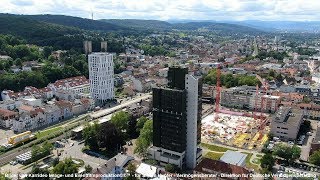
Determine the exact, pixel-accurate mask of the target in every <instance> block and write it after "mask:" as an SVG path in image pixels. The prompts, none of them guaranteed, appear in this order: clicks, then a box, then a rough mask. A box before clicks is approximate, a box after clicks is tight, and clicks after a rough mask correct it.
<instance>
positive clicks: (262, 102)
mask: <svg viewBox="0 0 320 180" xmlns="http://www.w3.org/2000/svg"><path fill="white" fill-rule="evenodd" d="M256 78H257V79H258V80H259V81H260V82H261V84H262V86H263V88H264V92H263V93H262V94H263V95H267V92H268V90H269V87H270V86H269V84H268V83H267V82H266V81H265V80H264V79H262V78H261V77H260V76H259V75H256ZM257 98H258V89H257V90H256V99H255V100H256V101H257ZM266 106H267V105H265V103H264V97H263V96H262V97H261V104H260V111H261V113H260V123H259V124H260V126H259V130H263V129H264V126H265V124H266V118H265V117H264V116H263V115H262V111H263V108H264V107H266ZM266 108H267V107H266ZM257 109H258V108H257V104H255V110H257ZM256 118H257V117H256Z"/></svg>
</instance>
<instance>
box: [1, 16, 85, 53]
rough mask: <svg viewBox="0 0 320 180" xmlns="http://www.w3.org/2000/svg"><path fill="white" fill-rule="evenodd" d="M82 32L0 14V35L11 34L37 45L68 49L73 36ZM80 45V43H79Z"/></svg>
mask: <svg viewBox="0 0 320 180" xmlns="http://www.w3.org/2000/svg"><path fill="white" fill-rule="evenodd" d="M81 33H82V30H81V29H79V28H73V27H68V26H62V25H58V24H51V23H45V22H39V21H35V20H31V19H28V18H25V17H22V16H17V15H10V14H0V34H11V35H15V36H19V37H22V38H24V39H26V40H27V41H28V42H29V43H33V44H37V45H43V46H45V45H53V46H60V47H61V48H70V47H69V46H70V45H71V44H69V42H72V41H73V40H72V39H74V36H75V35H77V34H81ZM80 43H82V42H80Z"/></svg>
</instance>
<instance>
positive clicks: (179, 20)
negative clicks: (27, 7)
mask: <svg viewBox="0 0 320 180" xmlns="http://www.w3.org/2000/svg"><path fill="white" fill-rule="evenodd" d="M0 14H8V15H18V16H41V15H50V16H66V17H76V18H82V19H89V20H94V21H99V20H146V21H163V22H168V23H171V22H178V23H179V22H218V23H228V22H250V21H252V22H254V21H256V22H259V21H260V22H320V20H259V19H248V20H210V19H199V20H198V19H197V20H195V19H168V20H161V19H138V18H103V19H92V18H88V17H80V16H73V15H67V14H46V13H43V14H19V13H1V12H0Z"/></svg>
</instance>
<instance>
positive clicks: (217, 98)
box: [214, 64, 221, 121]
mask: <svg viewBox="0 0 320 180" xmlns="http://www.w3.org/2000/svg"><path fill="white" fill-rule="evenodd" d="M216 72H217V84H216V102H215V108H214V111H215V112H216V113H215V118H214V119H215V121H218V118H219V116H218V112H219V111H220V93H221V87H220V86H221V82H220V76H221V70H220V64H218V66H217V71H216Z"/></svg>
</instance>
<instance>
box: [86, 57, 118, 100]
mask: <svg viewBox="0 0 320 180" xmlns="http://www.w3.org/2000/svg"><path fill="white" fill-rule="evenodd" d="M88 61H89V62H88V64H89V80H90V94H91V97H92V98H93V99H94V100H95V101H96V103H105V102H106V101H108V100H111V99H113V98H114V72H113V56H112V54H109V53H92V54H90V55H89V56H88Z"/></svg>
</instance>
